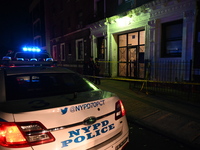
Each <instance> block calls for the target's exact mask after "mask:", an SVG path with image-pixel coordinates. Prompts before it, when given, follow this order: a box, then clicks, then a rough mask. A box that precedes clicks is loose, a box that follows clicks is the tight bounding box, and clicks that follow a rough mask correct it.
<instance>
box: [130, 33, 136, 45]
mask: <svg viewBox="0 0 200 150" xmlns="http://www.w3.org/2000/svg"><path fill="white" fill-rule="evenodd" d="M128 45H129V46H131V45H138V32H135V33H129V34H128Z"/></svg>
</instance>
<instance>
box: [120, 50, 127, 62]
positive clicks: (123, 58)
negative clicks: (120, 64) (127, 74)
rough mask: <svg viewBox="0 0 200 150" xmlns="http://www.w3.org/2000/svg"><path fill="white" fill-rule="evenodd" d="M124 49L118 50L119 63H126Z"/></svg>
mask: <svg viewBox="0 0 200 150" xmlns="http://www.w3.org/2000/svg"><path fill="white" fill-rule="evenodd" d="M126 59H127V58H126V48H119V61H126Z"/></svg>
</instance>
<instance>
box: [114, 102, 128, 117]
mask: <svg viewBox="0 0 200 150" xmlns="http://www.w3.org/2000/svg"><path fill="white" fill-rule="evenodd" d="M125 114H126V111H125V108H124V105H123V103H122V101H121V100H119V101H117V103H116V104H115V120H118V119H119V118H121V117H123V116H124V115H125Z"/></svg>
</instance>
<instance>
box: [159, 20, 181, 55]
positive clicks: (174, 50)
mask: <svg viewBox="0 0 200 150" xmlns="http://www.w3.org/2000/svg"><path fill="white" fill-rule="evenodd" d="M182 37H183V20H177V21H173V22H168V23H163V24H162V42H161V43H162V44H161V46H162V52H161V56H162V57H181V54H182Z"/></svg>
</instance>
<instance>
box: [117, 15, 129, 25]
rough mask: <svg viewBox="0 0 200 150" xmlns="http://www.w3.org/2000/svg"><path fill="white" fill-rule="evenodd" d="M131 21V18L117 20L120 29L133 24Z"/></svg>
mask: <svg viewBox="0 0 200 150" xmlns="http://www.w3.org/2000/svg"><path fill="white" fill-rule="evenodd" d="M131 20H132V19H131V18H130V17H128V16H125V17H122V18H118V19H116V22H117V24H118V25H119V26H120V27H123V26H127V25H129V24H130V23H131Z"/></svg>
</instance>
